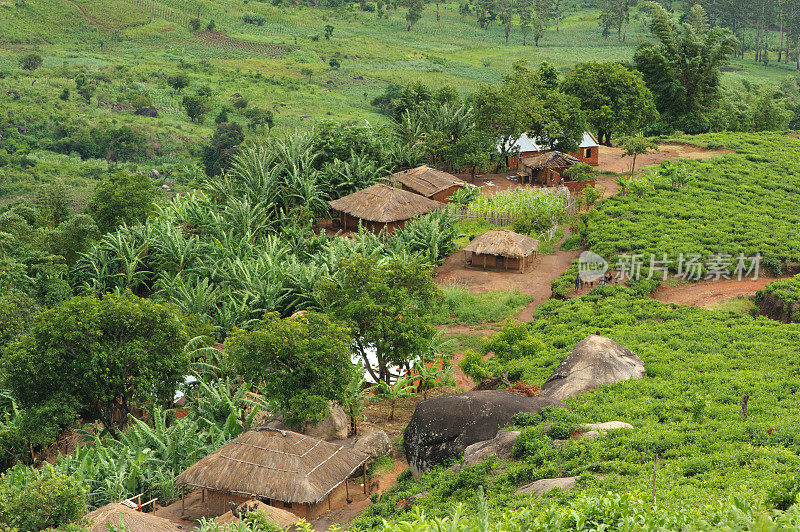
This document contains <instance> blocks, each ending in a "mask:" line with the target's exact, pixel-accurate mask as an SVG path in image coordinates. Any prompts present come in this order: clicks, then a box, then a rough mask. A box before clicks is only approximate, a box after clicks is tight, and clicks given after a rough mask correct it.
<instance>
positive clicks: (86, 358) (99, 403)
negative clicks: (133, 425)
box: [0, 293, 189, 433]
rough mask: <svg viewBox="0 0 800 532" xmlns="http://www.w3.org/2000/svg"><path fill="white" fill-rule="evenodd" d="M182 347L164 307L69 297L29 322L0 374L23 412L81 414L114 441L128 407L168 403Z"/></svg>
mask: <svg viewBox="0 0 800 532" xmlns="http://www.w3.org/2000/svg"><path fill="white" fill-rule="evenodd" d="M186 342H187V336H186V333H185V332H184V325H183V322H182V321H181V319H180V317H179V315H178V314H177V313H176V312H175V311H173V310H172V309H171V308H170V307H167V306H165V305H161V304H158V303H154V302H152V301H150V300H147V299H140V298H138V297H136V296H134V295H132V294H130V293H127V294H122V295H106V296H105V297H103V298H102V299H98V298H96V297H91V296H87V297H75V298H72V299H70V300H67V301H65V302H64V303H62V304H60V305H58V306H56V307H54V308H52V309H48V310H44V311H42V312H41V313H40V314H39V315H38V316H36V318H35V319H34V321H33V323H32V325H31V329H30V331H29V332H28V333H27V334H25V335H24V336H22V337H21V338H20V339H19V340H16V341H13V342H11V343H10V344H9V345H8V347H7V348H6V350H5V353H4V355H3V357H2V360H0V368H1V369H2V374H3V375H4V382H3V384H4V386H6V387H7V388H8V389H10V390H11V393H12V395H13V396H14V398H15V399H16V400H17V401H18V402H19V405H20V406H21V407H22V408H26V409H31V410H30V411H31V412H36V411H37V409H41V408H42V407H49V408H52V409H53V410H55V411H57V412H60V413H62V414H63V413H65V412H68V413H72V414H81V415H82V416H84V417H85V418H87V419H98V420H100V421H102V423H103V425H104V426H105V427H106V428H107V429H108V430H109V431H111V432H112V433H116V431H117V429H118V428H119V427H121V426H122V425H124V424H125V422H126V421H127V419H126V416H127V414H129V413H131V412H132V411H133V409H134V408H135V407H144V406H146V405H148V404H161V405H164V404H171V403H172V398H173V394H174V393H175V389H176V387H177V385H178V384H179V383H180V382H182V381H183V378H184V375H185V374H186V372H187V371H188V364H189V360H188V356H187V355H186V354H185V352H184V346H185V345H186ZM70 411H71V412H70ZM42 421H43V422H48V421H49V420H42ZM62 428H63V427H62Z"/></svg>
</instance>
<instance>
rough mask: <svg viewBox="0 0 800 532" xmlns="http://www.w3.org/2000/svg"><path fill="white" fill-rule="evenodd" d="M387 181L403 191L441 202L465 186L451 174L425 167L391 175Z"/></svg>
mask: <svg viewBox="0 0 800 532" xmlns="http://www.w3.org/2000/svg"><path fill="white" fill-rule="evenodd" d="M389 180H390V181H391V182H392V183H393V184H397V185H400V186H401V187H402V188H403V190H407V191H409V192H413V193H415V194H419V195H420V196H425V197H426V198H428V199H432V200H434V201H441V202H445V201H447V200H448V199H450V196H452V195H453V194H454V193H455V191H456V190H458V189H459V188H462V187H465V186H466V185H467V184H466V183H465V182H464V181H462V180H461V179H459V178H457V177H456V176H454V175H452V174H448V173H447V172H442V171H441V170H437V169H435V168H431V167H430V166H425V165H422V166H418V167H416V168H411V169H410V170H403V171H402V172H397V173H395V174H392V175H391V176H390V178H389Z"/></svg>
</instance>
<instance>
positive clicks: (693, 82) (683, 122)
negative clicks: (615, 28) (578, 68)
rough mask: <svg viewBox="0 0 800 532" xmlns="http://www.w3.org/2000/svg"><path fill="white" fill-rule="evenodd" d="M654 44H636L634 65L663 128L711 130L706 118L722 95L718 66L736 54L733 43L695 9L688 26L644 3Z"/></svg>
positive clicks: (691, 12) (665, 12)
mask: <svg viewBox="0 0 800 532" xmlns="http://www.w3.org/2000/svg"><path fill="white" fill-rule="evenodd" d="M643 8H644V9H645V10H647V11H648V12H649V13H650V14H651V16H652V21H651V22H650V31H651V32H652V34H653V36H654V37H655V38H656V41H657V42H651V43H645V44H642V45H641V46H639V48H638V49H637V50H636V53H635V54H634V61H635V63H636V67H637V68H638V69H639V70H640V71H641V72H642V74H643V76H644V80H645V83H646V84H647V87H648V88H649V89H650V91H651V92H652V93H653V96H654V99H655V104H656V108H657V109H658V112H659V113H661V117H662V119H663V121H664V122H665V123H666V126H667V127H669V128H673V129H680V130H683V131H686V132H688V133H699V132H702V131H707V130H708V129H709V121H708V115H709V113H710V112H711V111H713V109H714V107H715V106H716V104H717V103H718V100H719V97H720V84H719V79H720V67H721V66H722V64H724V62H725V61H726V60H727V59H728V57H729V56H730V55H731V54H732V53H733V52H734V49H735V47H736V43H737V41H736V39H735V38H734V36H733V35H732V34H731V32H730V30H728V29H726V28H716V27H715V28H712V27H710V26H709V24H708V20H707V15H706V12H705V10H704V9H703V8H702V7H700V6H699V5H695V6H693V7H692V9H691V10H690V12H689V15H688V17H687V20H686V22H684V23H678V22H675V21H674V20H673V18H672V16H671V15H670V14H669V12H667V10H666V9H664V8H663V7H662V6H661V5H659V4H656V3H653V2H647V3H646V4H644V5H643Z"/></svg>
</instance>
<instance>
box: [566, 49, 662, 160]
mask: <svg viewBox="0 0 800 532" xmlns="http://www.w3.org/2000/svg"><path fill="white" fill-rule="evenodd" d="M561 89H562V90H563V91H564V92H565V93H567V94H570V95H572V96H575V97H576V98H578V100H580V106H581V109H582V110H583V111H584V113H586V119H587V122H588V123H589V125H591V126H592V128H594V130H595V131H597V140H598V141H599V142H600V143H601V144H605V145H607V146H610V145H611V137H612V135H619V134H622V135H631V134H634V133H636V132H638V131H639V130H641V129H642V128H644V127H645V126H647V125H649V124H650V123H652V122H654V121H655V120H656V119H657V118H658V112H657V111H656V108H655V104H654V103H653V95H652V93H651V92H650V89H648V88H647V86H646V85H645V83H644V80H643V79H642V75H641V73H639V72H637V71H635V70H629V69H627V68H625V67H624V66H623V65H622V64H621V63H615V62H606V63H596V62H590V63H580V64H578V65H576V66H575V68H573V69H572V70H570V72H569V73H568V74H567V75H566V77H565V78H564V81H563V82H562V84H561Z"/></svg>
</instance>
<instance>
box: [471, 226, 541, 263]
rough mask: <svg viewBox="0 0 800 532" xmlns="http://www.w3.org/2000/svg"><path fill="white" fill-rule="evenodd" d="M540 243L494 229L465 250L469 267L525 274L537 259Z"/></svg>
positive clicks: (526, 237) (513, 233) (473, 240)
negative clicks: (514, 271)
mask: <svg viewBox="0 0 800 532" xmlns="http://www.w3.org/2000/svg"><path fill="white" fill-rule="evenodd" d="M538 250H539V241H538V240H536V239H535V238H531V237H529V236H525V235H520V234H517V233H515V232H513V231H509V230H507V229H492V230H491V231H486V232H485V233H483V234H482V235H478V236H476V237H475V238H473V239H472V242H470V243H469V245H468V246H467V247H465V248H464V258H465V260H466V262H467V265H469V266H475V267H479V268H484V269H486V268H492V269H497V270H517V271H519V272H524V271H525V268H527V267H528V266H530V265H531V264H532V263H533V261H534V260H535V259H536V253H537V251H538Z"/></svg>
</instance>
